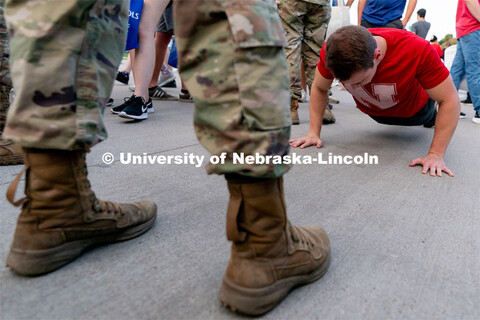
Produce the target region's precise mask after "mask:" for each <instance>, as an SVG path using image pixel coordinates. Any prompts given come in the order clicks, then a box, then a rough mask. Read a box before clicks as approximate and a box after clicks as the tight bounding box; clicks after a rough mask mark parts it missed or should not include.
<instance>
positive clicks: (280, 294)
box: [218, 255, 330, 316]
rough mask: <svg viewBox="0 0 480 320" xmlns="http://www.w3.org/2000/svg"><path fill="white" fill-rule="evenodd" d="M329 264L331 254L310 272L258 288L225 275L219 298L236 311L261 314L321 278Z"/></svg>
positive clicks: (251, 314) (255, 314) (252, 314)
mask: <svg viewBox="0 0 480 320" xmlns="http://www.w3.org/2000/svg"><path fill="white" fill-rule="evenodd" d="M329 265H330V255H328V257H327V258H326V259H325V261H324V262H323V263H322V264H321V265H320V266H319V267H318V268H317V269H316V270H314V271H313V272H311V273H309V274H306V275H300V276H294V277H290V278H286V279H282V280H279V281H277V282H275V283H274V284H272V285H270V286H267V287H263V288H258V289H252V288H245V287H241V286H238V285H236V284H234V283H232V282H230V281H229V280H228V279H226V278H225V277H224V278H223V281H222V286H221V287H220V292H219V296H218V298H219V300H220V302H221V303H222V304H223V305H224V306H225V307H227V308H230V309H231V310H232V311H234V312H237V313H240V314H245V315H249V316H260V315H262V314H264V313H266V312H268V311H270V310H272V309H273V308H274V307H275V306H276V305H277V304H279V303H280V302H281V301H282V300H283V299H284V298H285V297H286V296H287V295H288V293H289V292H290V291H291V290H292V289H294V288H296V287H298V286H302V285H305V284H308V283H311V282H314V281H316V280H318V279H320V278H321V277H322V276H323V275H324V274H325V273H326V272H327V270H328V267H329Z"/></svg>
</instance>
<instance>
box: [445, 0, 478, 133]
mask: <svg viewBox="0 0 480 320" xmlns="http://www.w3.org/2000/svg"><path fill="white" fill-rule="evenodd" d="M456 29H457V53H456V54H455V59H454V60H453V64H452V67H451V68H450V74H451V75H452V79H453V83H454V84H455V87H456V88H457V90H458V88H459V87H460V82H461V81H462V79H463V77H466V78H467V85H468V92H469V93H470V98H471V100H472V104H473V109H474V110H475V115H474V116H473V118H472V121H473V122H475V123H478V124H480V54H479V49H480V0H458V6H457V18H456Z"/></svg>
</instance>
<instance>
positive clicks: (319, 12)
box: [276, 0, 335, 124]
mask: <svg viewBox="0 0 480 320" xmlns="http://www.w3.org/2000/svg"><path fill="white" fill-rule="evenodd" d="M276 2H277V5H278V12H279V14H280V18H281V21H282V25H283V28H284V29H285V34H286V37H287V42H288V44H287V46H286V47H285V53H286V54H287V62H288V71H289V75H290V94H291V99H290V114H291V118H292V124H300V119H299V117H298V101H299V100H301V98H302V86H301V67H300V61H302V62H303V68H304V70H305V77H306V81H307V86H308V89H309V91H310V88H311V86H312V83H313V80H314V78H315V69H316V65H317V63H318V60H319V54H320V49H321V48H322V45H323V42H324V41H325V36H326V34H327V28H328V22H329V21H330V11H331V8H330V3H329V0H300V1H298V0H277V1H276ZM323 121H324V123H333V122H335V116H334V115H333V113H332V112H331V111H330V109H328V110H326V112H325V115H324V117H323Z"/></svg>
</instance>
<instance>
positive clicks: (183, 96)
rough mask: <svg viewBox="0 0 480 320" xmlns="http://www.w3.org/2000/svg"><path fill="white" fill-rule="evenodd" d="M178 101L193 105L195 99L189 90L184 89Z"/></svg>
mask: <svg viewBox="0 0 480 320" xmlns="http://www.w3.org/2000/svg"><path fill="white" fill-rule="evenodd" d="M178 101H180V102H190V103H193V97H192V95H191V94H190V92H189V91H188V90H183V89H182V91H180V94H179V95H178Z"/></svg>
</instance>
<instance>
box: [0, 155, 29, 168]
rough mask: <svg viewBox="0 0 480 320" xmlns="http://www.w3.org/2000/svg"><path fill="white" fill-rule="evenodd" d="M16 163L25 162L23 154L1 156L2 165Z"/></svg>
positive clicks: (0, 164)
mask: <svg viewBox="0 0 480 320" xmlns="http://www.w3.org/2000/svg"><path fill="white" fill-rule="evenodd" d="M16 164H24V160H23V154H13V155H9V156H1V157H0V166H10V165H16Z"/></svg>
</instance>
